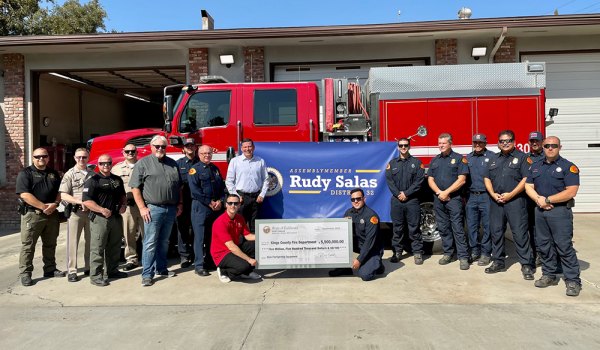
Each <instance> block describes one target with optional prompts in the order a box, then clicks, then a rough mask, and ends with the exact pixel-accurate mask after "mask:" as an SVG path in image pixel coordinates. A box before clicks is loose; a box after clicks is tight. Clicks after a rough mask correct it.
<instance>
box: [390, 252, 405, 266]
mask: <svg viewBox="0 0 600 350" xmlns="http://www.w3.org/2000/svg"><path fill="white" fill-rule="evenodd" d="M400 260H402V252H398V253H394V255H392V257H391V258H390V262H391V263H394V264H395V263H397V262H399V261H400Z"/></svg>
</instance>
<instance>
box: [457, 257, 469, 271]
mask: <svg viewBox="0 0 600 350" xmlns="http://www.w3.org/2000/svg"><path fill="white" fill-rule="evenodd" d="M459 262H460V269H461V270H468V269H469V267H471V265H470V264H469V259H460V260H459Z"/></svg>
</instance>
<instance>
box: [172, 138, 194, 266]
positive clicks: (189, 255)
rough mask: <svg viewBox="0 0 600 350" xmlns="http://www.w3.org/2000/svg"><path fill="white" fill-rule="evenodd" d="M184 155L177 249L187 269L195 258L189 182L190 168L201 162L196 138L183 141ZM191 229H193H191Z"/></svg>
mask: <svg viewBox="0 0 600 350" xmlns="http://www.w3.org/2000/svg"><path fill="white" fill-rule="evenodd" d="M181 152H183V157H181V158H179V159H177V167H178V168H179V174H180V175H181V181H182V186H183V187H182V190H181V194H182V202H183V211H182V212H181V215H179V216H178V217H177V250H178V252H179V259H180V262H181V264H180V266H181V268H183V269H186V268H188V267H190V266H191V265H192V262H193V259H194V250H193V246H194V230H193V228H192V227H191V226H192V218H191V213H192V196H191V194H190V185H189V184H188V173H189V172H190V169H192V167H193V166H194V165H195V164H196V163H198V162H199V159H198V154H197V153H198V147H197V146H196V140H194V139H193V138H187V139H185V140H184V141H183V149H182V151H181ZM190 230H191V231H190Z"/></svg>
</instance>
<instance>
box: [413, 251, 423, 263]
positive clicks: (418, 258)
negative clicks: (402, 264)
mask: <svg viewBox="0 0 600 350" xmlns="http://www.w3.org/2000/svg"><path fill="white" fill-rule="evenodd" d="M414 258H415V265H423V255H422V254H418V253H417V254H415V255H414Z"/></svg>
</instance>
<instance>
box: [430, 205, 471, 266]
mask: <svg viewBox="0 0 600 350" xmlns="http://www.w3.org/2000/svg"><path fill="white" fill-rule="evenodd" d="M433 209H434V210H435V221H436V223H437V227H438V230H439V231H440V235H441V236H442V247H443V249H444V255H449V256H452V255H454V245H456V253H457V256H458V258H459V259H468V258H469V252H468V249H467V239H466V237H465V229H464V227H463V225H464V224H463V203H462V198H461V197H460V196H455V197H453V198H451V199H450V200H449V201H447V202H442V201H440V200H439V199H438V198H435V199H434V201H433Z"/></svg>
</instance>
